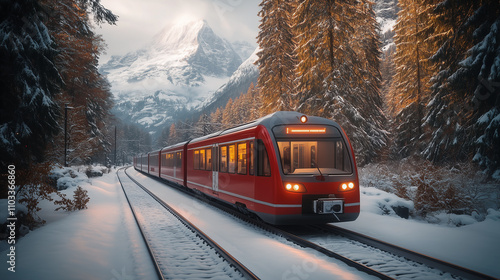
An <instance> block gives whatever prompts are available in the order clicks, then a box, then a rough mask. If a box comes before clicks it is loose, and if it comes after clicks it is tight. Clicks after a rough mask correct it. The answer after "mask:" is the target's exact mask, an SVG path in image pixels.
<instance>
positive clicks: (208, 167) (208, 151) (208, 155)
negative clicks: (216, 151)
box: [205, 149, 212, 170]
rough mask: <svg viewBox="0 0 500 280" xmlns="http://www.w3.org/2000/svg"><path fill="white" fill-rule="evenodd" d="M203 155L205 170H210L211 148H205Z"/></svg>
mask: <svg viewBox="0 0 500 280" xmlns="http://www.w3.org/2000/svg"><path fill="white" fill-rule="evenodd" d="M205 155H206V157H207V166H206V167H205V170H212V149H206V150H205Z"/></svg>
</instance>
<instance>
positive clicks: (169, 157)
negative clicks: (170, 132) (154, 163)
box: [165, 153, 174, 167]
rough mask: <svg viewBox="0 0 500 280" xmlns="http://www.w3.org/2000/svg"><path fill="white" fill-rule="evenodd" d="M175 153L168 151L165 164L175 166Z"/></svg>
mask: <svg viewBox="0 0 500 280" xmlns="http://www.w3.org/2000/svg"><path fill="white" fill-rule="evenodd" d="M173 159H174V154H172V153H168V154H166V155H165V166H166V167H173V166H174V161H173Z"/></svg>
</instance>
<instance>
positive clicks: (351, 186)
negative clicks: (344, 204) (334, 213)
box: [340, 182, 356, 191]
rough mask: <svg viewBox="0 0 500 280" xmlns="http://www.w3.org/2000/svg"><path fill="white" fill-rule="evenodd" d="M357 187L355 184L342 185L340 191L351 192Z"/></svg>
mask: <svg viewBox="0 0 500 280" xmlns="http://www.w3.org/2000/svg"><path fill="white" fill-rule="evenodd" d="M355 187H356V185H355V184H354V183H353V182H348V183H342V184H341V185H340V190H341V191H350V190H353V189H354V188H355Z"/></svg>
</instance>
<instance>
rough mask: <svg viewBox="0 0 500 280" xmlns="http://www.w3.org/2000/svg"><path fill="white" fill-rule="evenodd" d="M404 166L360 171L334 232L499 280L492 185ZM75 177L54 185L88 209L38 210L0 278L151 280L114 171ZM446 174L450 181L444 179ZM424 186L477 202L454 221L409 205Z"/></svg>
mask: <svg viewBox="0 0 500 280" xmlns="http://www.w3.org/2000/svg"><path fill="white" fill-rule="evenodd" d="M409 165H412V166H417V165H416V164H414V163H409V162H406V163H405V162H403V163H401V164H399V167H396V166H391V164H375V165H368V166H366V167H364V168H361V169H360V170H359V174H360V181H361V189H360V191H361V213H360V216H359V218H358V219H357V220H356V221H354V222H348V223H342V224H338V225H339V226H342V227H345V228H348V229H351V230H354V231H358V232H361V233H364V234H366V235H369V236H373V237H375V238H378V239H381V240H384V241H387V242H391V243H394V244H396V245H399V246H402V247H405V248H408V249H411V250H415V251H418V252H421V253H424V254H427V255H430V256H432V257H436V258H440V259H443V260H445V261H448V262H451V263H454V264H458V265H461V266H464V267H467V268H470V269H473V270H477V271H479V272H482V273H485V274H488V275H491V276H494V277H497V278H500V267H499V266H498V260H499V259H500V240H499V239H498V233H499V232H500V211H498V201H499V200H498V187H499V186H498V184H495V183H484V182H482V183H478V182H476V181H477V180H480V178H476V177H477V176H476V177H474V176H473V177H467V176H466V177H467V178H469V179H467V180H466V179H465V177H463V176H465V175H463V173H462V172H458V171H457V170H458V169H457V170H453V169H452V170H450V172H451V173H447V174H443V172H444V171H443V170H440V171H439V170H434V172H433V173H432V172H428V171H429V170H427V169H425V168H424V169H423V170H424V172H428V173H425V174H422V173H419V172H422V168H421V167H420V168H415V169H412V168H409ZM402 169H405V170H402ZM62 173H64V172H62ZM74 173H76V174H77V175H78V176H76V177H75V178H72V179H69V178H68V177H67V176H66V177H62V178H61V179H59V180H62V181H65V184H68V186H69V188H68V189H66V190H64V191H63V192H64V193H67V194H68V196H70V195H71V194H72V193H73V191H74V190H75V189H76V186H77V185H80V186H82V187H83V188H84V189H86V190H87V191H88V194H89V197H90V202H89V204H88V209H85V210H81V211H77V212H60V211H58V212H55V211H54V209H55V208H56V206H54V205H53V204H52V203H51V202H47V201H44V202H42V204H41V208H42V210H41V211H40V213H39V214H40V216H41V217H42V218H43V219H45V220H46V221H47V223H46V224H45V225H44V226H42V227H40V228H38V229H35V230H33V231H30V232H29V233H28V234H26V235H25V236H24V237H22V238H20V239H19V240H17V242H16V244H15V254H16V268H15V270H16V272H15V273H13V272H11V271H9V270H8V267H10V266H9V264H8V262H7V261H8V258H9V257H8V256H7V254H9V253H10V248H9V247H8V245H7V242H6V241H5V240H2V241H1V243H0V251H1V253H0V254H1V256H2V257H1V258H0V259H1V260H2V261H1V263H2V265H1V266H0V278H1V279H154V277H155V275H153V274H152V273H151V272H152V271H153V268H152V265H151V264H150V260H149V257H148V255H147V252H146V250H145V248H144V245H143V242H142V241H141V239H140V235H139V232H138V229H137V228H136V225H135V224H134V221H133V218H132V216H131V213H130V210H129V208H128V205H127V204H126V200H125V197H124V195H123V193H122V191H121V188H120V186H119V183H118V181H117V178H116V170H112V171H111V172H110V173H109V174H104V175H103V176H102V177H96V178H91V179H88V178H85V174H84V173H83V172H81V171H80V170H78V169H75V170H74ZM452 173H453V174H455V175H454V176H451V177H446V176H450V174H452ZM439 174H441V175H439ZM438 175H439V176H438ZM474 180H476V181H474ZM415 182H420V183H419V184H420V185H419V184H415ZM443 182H446V183H443ZM425 184H429V185H434V186H439V188H441V187H443V188H444V187H448V188H450V186H454V187H455V186H456V185H457V184H462V185H461V186H462V188H465V189H467V190H468V192H469V195H474V194H475V195H476V196H474V197H471V198H470V199H469V200H470V201H473V202H474V204H473V205H474V207H475V208H474V209H475V210H473V211H472V212H470V210H469V208H468V207H470V205H472V204H467V205H465V204H463V205H462V204H460V203H462V202H463V201H462V202H456V201H455V202H454V203H457V204H456V205H458V206H460V207H459V208H460V209H461V210H460V209H458V208H457V209H456V211H454V212H456V213H452V212H450V211H446V210H443V209H438V210H435V211H430V210H433V208H432V209H431V208H429V207H427V208H426V206H422V205H420V203H421V201H420V200H419V199H416V197H418V195H417V193H418V194H419V195H420V193H419V192H418V186H422V185H425ZM421 188H423V187H421ZM439 188H437V189H438V190H439ZM402 189H404V190H406V192H403V191H402ZM472 191H474V192H472ZM392 192H394V193H398V194H399V196H397V195H395V194H394V193H392ZM437 193H439V191H438V192H437ZM401 194H406V195H407V197H408V198H409V199H404V198H402V197H401V196H404V195H401ZM424 197H425V196H424ZM470 201H469V202H470ZM450 203H451V202H450ZM397 206H399V207H403V208H407V209H408V210H409V217H408V219H404V218H401V217H400V216H398V215H397V214H396V212H395V211H394V209H395V208H397ZM458 206H457V207H458ZM462 206H467V207H462ZM433 207H434V206H433ZM19 208H21V207H19ZM0 209H4V210H1V211H0V219H1V220H2V221H5V219H6V217H7V215H6V213H5V212H7V201H6V200H0ZM419 209H420V210H419ZM421 209H426V211H427V212H426V215H425V216H422V215H421V214H422V212H421ZM459 210H460V211H462V212H463V213H459V212H460V211H459Z"/></svg>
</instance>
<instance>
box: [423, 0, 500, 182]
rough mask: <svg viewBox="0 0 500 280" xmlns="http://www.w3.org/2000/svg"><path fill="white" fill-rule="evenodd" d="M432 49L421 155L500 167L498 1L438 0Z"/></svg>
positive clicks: (490, 171) (489, 170) (491, 169)
mask: <svg viewBox="0 0 500 280" xmlns="http://www.w3.org/2000/svg"><path fill="white" fill-rule="evenodd" d="M434 7H435V8H434V10H433V15H434V17H435V20H434V21H433V22H432V27H433V28H434V30H435V31H434V33H435V34H436V35H435V40H434V44H435V45H436V49H437V51H436V52H435V53H434V54H433V56H432V57H431V61H432V62H433V63H434V66H435V70H434V76H433V87H432V90H433V92H432V93H433V99H432V100H431V102H430V104H429V112H428V114H427V116H426V124H427V125H428V126H429V133H428V134H429V135H428V137H427V138H428V145H427V149H426V150H424V156H426V157H427V158H428V159H431V160H433V161H437V162H441V161H446V160H448V161H449V160H470V159H471V158H472V159H473V160H475V161H477V162H478V163H479V164H480V165H481V166H482V167H483V168H484V169H485V170H486V171H487V173H488V174H490V175H491V174H493V173H494V172H495V171H496V172H498V173H500V171H498V170H499V169H500V156H499V154H500V148H499V146H500V145H499V144H500V137H499V131H500V117H499V111H500V100H499V91H500V74H499V71H498V69H499V68H500V66H499V65H500V58H499V57H500V55H499V53H500V41H499V38H500V32H499V30H498V29H499V27H500V8H499V7H500V5H499V3H498V1H487V0H484V1H451V0H443V1H439V2H438V3H437V4H435V5H434Z"/></svg>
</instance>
